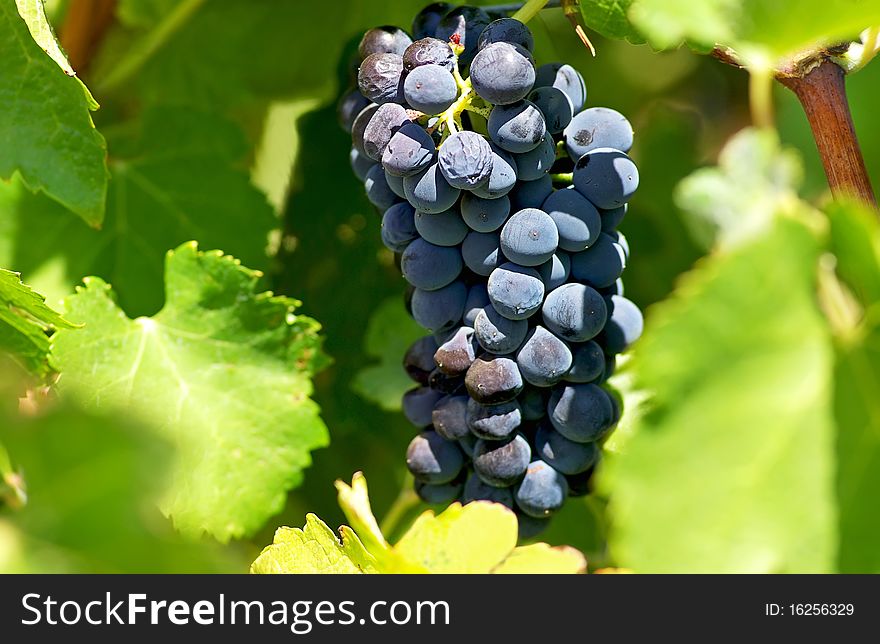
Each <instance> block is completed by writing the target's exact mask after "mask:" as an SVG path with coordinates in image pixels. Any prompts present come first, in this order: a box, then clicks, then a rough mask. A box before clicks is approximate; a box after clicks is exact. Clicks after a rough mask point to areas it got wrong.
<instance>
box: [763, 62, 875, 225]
mask: <svg viewBox="0 0 880 644" xmlns="http://www.w3.org/2000/svg"><path fill="white" fill-rule="evenodd" d="M845 76H846V75H845V73H844V71H843V69H841V68H840V66H838V65H837V64H835V63H834V62H832V61H830V60H825V61H823V62H821V63H819V64H818V65H816V66H815V67H813V68H812V69H811V70H810V71H808V72H807V73H806V74H804V75H803V76H778V77H777V78H778V80H779V82H780V83H782V84H783V85H785V86H786V87H788V88H789V89H790V90H791V91H793V92H794V93H795V95H796V96H797V97H798V100H799V101H800V103H801V105H802V106H803V108H804V112H805V113H806V115H807V120H808V121H809V123H810V128H811V129H812V130H813V138H814V139H815V140H816V147H818V148H819V156H820V157H821V158H822V165H823V166H824V168H825V175H826V176H827V177H828V185H829V186H830V187H831V192H832V194H834V195H835V196H840V195H848V196H854V197H856V198H857V199H859V200H860V201H863V202H865V203H867V204H870V205H871V206H874V207H875V208H876V207H877V200H876V198H875V196H874V190H873V188H872V187H871V180H870V178H869V177H868V172H867V170H866V169H865V161H864V158H863V157H862V150H861V148H860V147H859V141H858V138H856V131H855V127H854V126H853V120H852V114H851V113H850V109H849V101H848V100H847V97H846V87H845Z"/></svg>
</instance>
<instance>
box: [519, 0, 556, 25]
mask: <svg viewBox="0 0 880 644" xmlns="http://www.w3.org/2000/svg"><path fill="white" fill-rule="evenodd" d="M548 2H549V0H528V2H526V3H525V4H524V5H523V6H522V7H520V9H519V10H518V11H517V12H516V13H514V14H513V15H512V16H510V17H511V18H513V19H514V20H519V21H520V22H521V23H523V24H525V23H527V22H528V21H529V20H531V19H532V18H534V17H535V16H537V15H538V13H539V12H540V11H541V9H543V8H544V7H546V6H547V3H548Z"/></svg>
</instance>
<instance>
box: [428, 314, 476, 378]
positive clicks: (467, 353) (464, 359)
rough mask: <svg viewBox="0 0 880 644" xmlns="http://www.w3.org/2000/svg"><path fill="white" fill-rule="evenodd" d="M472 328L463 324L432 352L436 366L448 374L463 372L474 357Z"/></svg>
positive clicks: (454, 374) (474, 348)
mask: <svg viewBox="0 0 880 644" xmlns="http://www.w3.org/2000/svg"><path fill="white" fill-rule="evenodd" d="M475 351H476V347H475V340H474V330H473V329H472V328H470V327H466V326H463V327H461V328H459V329H458V330H457V331H456V332H455V334H454V335H453V336H452V337H451V338H450V339H449V340H447V341H446V342H444V343H443V344H441V345H440V346H439V347H438V348H437V351H436V352H435V353H434V362H435V364H436V365H437V367H438V368H439V369H440V370H441V371H442V372H443V373H446V374H449V375H450V376H457V375H459V374H463V373H465V372H466V371H467V370H468V368H470V366H471V364H473V362H474V359H475V357H476V356H475Z"/></svg>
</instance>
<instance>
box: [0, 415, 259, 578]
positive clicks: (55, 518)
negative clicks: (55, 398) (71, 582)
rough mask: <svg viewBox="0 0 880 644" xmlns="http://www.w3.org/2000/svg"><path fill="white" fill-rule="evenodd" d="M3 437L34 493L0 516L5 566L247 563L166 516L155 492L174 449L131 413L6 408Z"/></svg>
mask: <svg viewBox="0 0 880 644" xmlns="http://www.w3.org/2000/svg"><path fill="white" fill-rule="evenodd" d="M0 441H2V443H3V444H4V445H5V446H6V448H7V449H8V451H9V459H10V461H11V462H12V464H13V466H14V467H15V471H18V472H20V473H21V477H20V478H19V480H18V484H19V485H20V486H21V488H22V490H23V489H25V485H26V491H27V495H26V497H22V498H21V499H20V501H21V503H20V504H19V505H20V507H19V508H18V509H17V510H16V511H14V512H6V513H4V514H3V516H2V517H0V573H13V572H14V573H50V572H51V573H60V572H71V573H169V572H175V573H184V572H186V573H196V572H200V573H206V572H227V573H228V572H236V571H240V570H241V569H242V568H243V564H242V563H241V561H239V560H238V559H237V557H236V556H235V553H234V552H232V551H231V550H230V549H223V548H221V547H220V546H219V544H211V543H198V544H195V543H190V542H188V541H186V540H184V539H183V538H181V537H179V536H177V535H175V534H174V531H173V530H172V528H171V526H170V524H169V522H168V521H166V520H164V519H163V518H162V517H161V515H160V514H159V511H158V510H157V509H156V506H155V500H156V498H157V496H158V495H159V494H160V493H161V491H162V487H163V485H164V483H165V481H166V476H165V475H166V473H167V471H168V465H169V459H170V458H171V455H172V454H171V450H170V449H169V446H168V445H167V444H165V442H164V441H162V440H161V439H159V438H158V437H156V436H155V435H153V434H152V433H151V432H149V431H145V429H144V428H143V427H141V426H140V425H139V424H138V423H137V422H135V421H134V420H133V419H132V418H130V416H129V414H127V413H123V414H120V415H116V416H106V415H103V414H91V413H86V412H84V411H82V410H79V409H77V408H75V407H73V406H71V405H69V404H63V403H62V404H60V405H59V404H55V405H53V406H52V407H51V408H50V409H48V410H43V412H42V413H41V414H39V415H37V416H34V417H24V416H21V415H19V414H9V415H2V412H0ZM2 451H3V450H2V448H0V452H2ZM2 487H3V486H2V484H0V488H2ZM25 500H26V503H24V501H25Z"/></svg>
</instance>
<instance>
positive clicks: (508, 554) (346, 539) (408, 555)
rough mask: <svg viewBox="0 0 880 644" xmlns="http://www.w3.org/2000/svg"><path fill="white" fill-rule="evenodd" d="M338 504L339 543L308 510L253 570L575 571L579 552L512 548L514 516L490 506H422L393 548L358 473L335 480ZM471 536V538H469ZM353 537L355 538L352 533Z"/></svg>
mask: <svg viewBox="0 0 880 644" xmlns="http://www.w3.org/2000/svg"><path fill="white" fill-rule="evenodd" d="M336 487H337V489H338V490H339V504H340V506H342V508H343V510H345V513H346V515H347V516H348V518H349V521H350V522H351V524H352V526H353V527H354V530H352V529H351V528H348V527H347V526H342V528H340V534H341V537H342V539H341V541H339V540H337V539H336V537H335V536H334V535H333V532H332V531H331V530H330V528H328V527H327V525H326V524H325V523H324V522H323V521H321V520H320V519H319V518H318V517H316V516H315V515H309V516H308V517H307V518H306V526H305V528H303V529H302V530H298V529H290V528H280V529H279V530H278V531H277V532H276V533H275V540H274V542H273V543H272V545H270V546H267V547H266V548H265V549H264V550H263V552H262V553H261V554H260V556H259V557H258V558H257V560H256V561H255V562H254V564H253V565H252V566H251V572H253V573H304V572H313V573H358V572H368V573H375V572H378V573H390V574H394V573H427V572H430V573H439V574H443V573H446V574H449V573H457V574H461V573H494V574H522V573H583V572H586V567H587V563H586V560H585V559H584V557H583V555H582V554H581V553H580V552H578V551H577V550H575V549H574V548H570V547H567V546H562V547H555V548H554V547H551V546H548V545H547V544H545V543H538V544H533V545H530V546H522V547H516V533H517V527H516V526H517V523H516V515H514V514H513V512H511V511H510V510H509V509H507V508H506V507H504V506H502V505H499V504H497V503H487V502H485V501H478V502H475V503H469V504H468V505H465V506H462V505H461V504H459V503H453V504H452V505H450V506H449V507H448V508H447V509H446V510H444V511H443V512H442V513H440V514H439V515H435V514H434V513H433V512H432V511H430V510H429V511H427V512H425V513H423V514H422V515H420V516H419V518H418V519H416V521H415V523H414V524H413V525H412V527H411V528H410V529H409V530H408V531H407V532H406V534H404V535H403V537H402V538H401V539H400V540H399V541H398V542H397V544H396V545H394V546H391V545H389V544H388V543H387V542H386V541H385V537H384V536H383V535H382V532H381V531H380V530H379V526H378V524H377V522H376V519H375V518H374V517H373V511H372V509H371V507H370V499H369V496H368V493H367V483H366V479H364V477H363V475H362V474H360V473H357V474H355V475H354V478H353V479H352V484H351V486H349V485H346V484H345V483H343V482H341V481H337V483H336ZM474 535H479V539H475V538H474ZM359 537H360V538H359Z"/></svg>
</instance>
